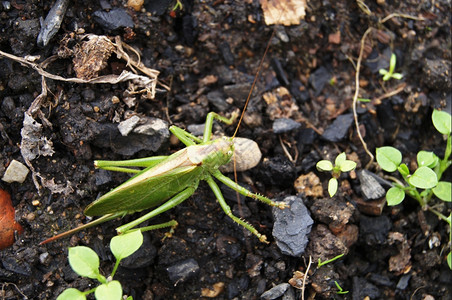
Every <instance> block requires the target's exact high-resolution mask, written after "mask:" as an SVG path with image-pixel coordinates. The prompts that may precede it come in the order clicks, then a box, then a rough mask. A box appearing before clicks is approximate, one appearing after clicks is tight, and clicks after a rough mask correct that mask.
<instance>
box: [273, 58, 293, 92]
mask: <svg viewBox="0 0 452 300" xmlns="http://www.w3.org/2000/svg"><path fill="white" fill-rule="evenodd" d="M271 65H272V67H273V70H275V72H276V78H278V81H279V83H280V84H282V85H284V86H288V85H289V79H287V75H286V72H284V69H283V66H282V65H281V62H280V61H279V59H277V58H275V57H274V58H272V60H271Z"/></svg>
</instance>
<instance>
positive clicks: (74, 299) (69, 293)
mask: <svg viewBox="0 0 452 300" xmlns="http://www.w3.org/2000/svg"><path fill="white" fill-rule="evenodd" d="M57 300H86V296H85V294H84V293H83V292H80V291H79V290H77V289H73V288H69V289H67V290H64V291H63V292H62V293H61V294H60V295H59V296H58V298H57Z"/></svg>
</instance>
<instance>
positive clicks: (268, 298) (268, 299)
mask: <svg viewBox="0 0 452 300" xmlns="http://www.w3.org/2000/svg"><path fill="white" fill-rule="evenodd" d="M289 287H290V284H288V283H281V284H278V285H277V286H275V287H272V288H271V289H269V290H268V291H266V292H265V293H263V294H262V295H261V299H264V300H273V299H276V298H278V297H281V296H282V295H284V293H285V292H286V291H287V289H288V288H289Z"/></svg>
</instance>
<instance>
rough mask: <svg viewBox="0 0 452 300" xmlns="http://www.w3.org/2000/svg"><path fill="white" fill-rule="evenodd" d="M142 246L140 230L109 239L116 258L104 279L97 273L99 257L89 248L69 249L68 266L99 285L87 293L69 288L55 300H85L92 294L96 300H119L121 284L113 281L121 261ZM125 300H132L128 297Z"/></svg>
mask: <svg viewBox="0 0 452 300" xmlns="http://www.w3.org/2000/svg"><path fill="white" fill-rule="evenodd" d="M142 244H143V234H142V233H141V231H140V230H133V231H129V232H128V233H127V234H123V235H119V236H115V237H113V238H112V239H111V242H110V250H111V252H112V253H113V255H114V256H115V258H116V263H115V266H114V267H113V271H112V272H111V274H110V276H108V277H107V278H105V276H103V275H102V274H100V271H99V257H98V256H97V254H96V252H94V251H93V250H92V249H91V248H88V247H85V246H77V247H73V248H69V251H68V258H69V265H70V266H71V268H72V270H74V272H75V273H77V274H78V275H80V276H82V277H88V278H91V279H96V280H97V281H99V282H100V285H99V286H97V287H95V288H92V289H90V290H88V291H85V292H81V291H79V290H77V289H74V288H69V289H66V290H64V291H63V293H61V294H60V295H59V296H58V298H57V300H85V299H86V295H88V294H91V293H94V295H95V297H96V299H97V300H104V299H105V300H121V299H122V287H121V283H120V282H119V281H117V280H113V276H115V274H116V270H117V269H118V266H119V263H120V262H121V260H122V259H124V258H126V257H128V256H130V255H132V254H133V253H134V252H135V251H137V250H138V249H139V248H140V247H141V245H142ZM127 300H132V297H131V296H129V297H128V298H127Z"/></svg>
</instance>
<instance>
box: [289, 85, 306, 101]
mask: <svg viewBox="0 0 452 300" xmlns="http://www.w3.org/2000/svg"><path fill="white" fill-rule="evenodd" d="M290 94H291V95H292V96H293V97H294V98H295V99H296V100H297V102H298V103H299V104H303V103H305V102H307V101H308V100H309V92H308V91H307V89H306V88H305V87H304V86H303V83H301V81H299V80H294V81H292V83H291V84H290Z"/></svg>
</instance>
